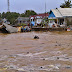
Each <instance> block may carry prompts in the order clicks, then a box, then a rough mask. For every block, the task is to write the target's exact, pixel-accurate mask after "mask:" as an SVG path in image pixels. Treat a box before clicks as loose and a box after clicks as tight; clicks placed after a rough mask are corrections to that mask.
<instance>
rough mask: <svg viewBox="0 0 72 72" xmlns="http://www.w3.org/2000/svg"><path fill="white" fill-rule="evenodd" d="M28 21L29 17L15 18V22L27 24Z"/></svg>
mask: <svg viewBox="0 0 72 72" xmlns="http://www.w3.org/2000/svg"><path fill="white" fill-rule="evenodd" d="M28 23H29V17H18V18H17V24H28Z"/></svg>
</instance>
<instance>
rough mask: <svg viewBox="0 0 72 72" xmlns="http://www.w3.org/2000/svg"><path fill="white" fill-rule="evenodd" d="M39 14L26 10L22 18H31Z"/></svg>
mask: <svg viewBox="0 0 72 72" xmlns="http://www.w3.org/2000/svg"><path fill="white" fill-rule="evenodd" d="M36 14H37V13H36V12H35V11H33V10H26V11H25V12H24V13H22V14H21V17H29V16H31V15H36Z"/></svg>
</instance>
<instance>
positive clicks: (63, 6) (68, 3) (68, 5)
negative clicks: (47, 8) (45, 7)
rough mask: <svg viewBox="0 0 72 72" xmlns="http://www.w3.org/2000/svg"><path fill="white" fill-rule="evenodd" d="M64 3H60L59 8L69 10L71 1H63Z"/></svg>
mask: <svg viewBox="0 0 72 72" xmlns="http://www.w3.org/2000/svg"><path fill="white" fill-rule="evenodd" d="M64 2H65V3H62V5H60V7H61V8H71V0H68V1H64Z"/></svg>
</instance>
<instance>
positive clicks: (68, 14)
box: [48, 8, 72, 26]
mask: <svg viewBox="0 0 72 72" xmlns="http://www.w3.org/2000/svg"><path fill="white" fill-rule="evenodd" d="M48 19H49V23H53V22H55V23H57V24H59V25H62V24H63V25H65V26H67V25H68V24H72V8H56V9H52V10H51V11H50V15H49V17H48Z"/></svg>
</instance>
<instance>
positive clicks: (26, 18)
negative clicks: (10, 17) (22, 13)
mask: <svg viewBox="0 0 72 72" xmlns="http://www.w3.org/2000/svg"><path fill="white" fill-rule="evenodd" d="M17 20H19V21H20V20H21V21H23V20H29V17H18V18H17Z"/></svg>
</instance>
